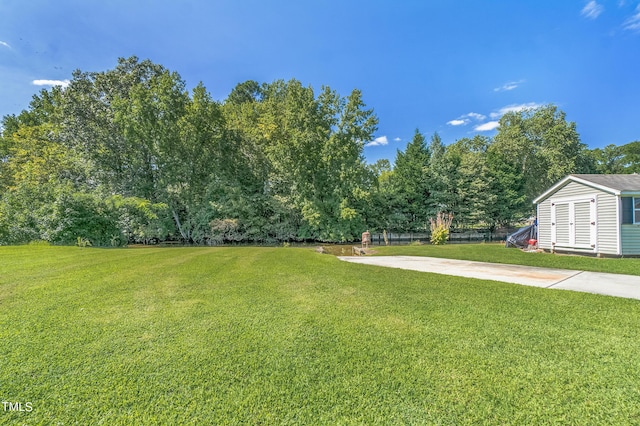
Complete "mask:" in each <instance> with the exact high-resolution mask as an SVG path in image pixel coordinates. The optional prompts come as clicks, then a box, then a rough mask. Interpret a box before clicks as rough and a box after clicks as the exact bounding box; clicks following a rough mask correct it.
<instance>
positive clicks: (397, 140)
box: [393, 138, 402, 142]
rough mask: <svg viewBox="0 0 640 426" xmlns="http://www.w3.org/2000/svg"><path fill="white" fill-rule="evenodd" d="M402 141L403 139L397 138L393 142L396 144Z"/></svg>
mask: <svg viewBox="0 0 640 426" xmlns="http://www.w3.org/2000/svg"><path fill="white" fill-rule="evenodd" d="M401 140H402V139H400V138H395V139H394V140H393V141H394V142H400V141H401Z"/></svg>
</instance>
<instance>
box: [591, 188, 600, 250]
mask: <svg viewBox="0 0 640 426" xmlns="http://www.w3.org/2000/svg"><path fill="white" fill-rule="evenodd" d="M589 244H590V245H591V247H592V248H593V251H596V252H597V251H598V196H597V195H596V196H595V197H593V200H592V201H591V203H589Z"/></svg>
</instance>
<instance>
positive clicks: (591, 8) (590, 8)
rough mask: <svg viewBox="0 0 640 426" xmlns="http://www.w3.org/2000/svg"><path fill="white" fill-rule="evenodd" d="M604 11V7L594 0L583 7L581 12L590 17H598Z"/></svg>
mask: <svg viewBox="0 0 640 426" xmlns="http://www.w3.org/2000/svg"><path fill="white" fill-rule="evenodd" d="M603 11H604V7H603V6H602V5H600V4H598V3H597V2H596V1H595V0H592V1H590V2H589V3H587V4H586V5H585V6H584V7H583V8H582V11H581V12H580V14H581V15H582V16H584V17H585V18H588V19H596V18H597V17H598V16H600V14H601V13H602V12H603Z"/></svg>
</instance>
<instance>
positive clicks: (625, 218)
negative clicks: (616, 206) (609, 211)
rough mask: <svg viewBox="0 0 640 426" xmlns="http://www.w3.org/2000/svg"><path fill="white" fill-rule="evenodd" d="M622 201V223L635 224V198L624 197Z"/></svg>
mask: <svg viewBox="0 0 640 426" xmlns="http://www.w3.org/2000/svg"><path fill="white" fill-rule="evenodd" d="M620 200H621V201H622V223H623V224H630V223H633V198H632V197H624V198H621V199H620Z"/></svg>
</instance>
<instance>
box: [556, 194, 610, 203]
mask: <svg viewBox="0 0 640 426" xmlns="http://www.w3.org/2000/svg"><path fill="white" fill-rule="evenodd" d="M587 200H596V201H597V200H598V194H587V195H571V196H568V197H562V198H551V199H550V200H549V202H550V203H551V204H553V203H556V204H558V203H560V204H563V203H572V202H576V201H587Z"/></svg>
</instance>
